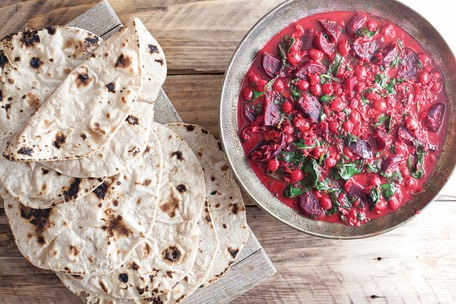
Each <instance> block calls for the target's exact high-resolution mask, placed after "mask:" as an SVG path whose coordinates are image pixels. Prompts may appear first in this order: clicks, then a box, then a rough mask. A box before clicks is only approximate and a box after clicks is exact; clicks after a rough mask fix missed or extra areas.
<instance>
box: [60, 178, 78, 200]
mask: <svg viewBox="0 0 456 304" xmlns="http://www.w3.org/2000/svg"><path fill="white" fill-rule="evenodd" d="M80 184H81V179H80V178H75V179H74V180H73V182H72V183H71V185H70V187H69V188H68V189H67V190H65V191H63V198H64V199H65V202H69V201H71V200H75V199H76V198H77V197H78V192H79V185H80Z"/></svg>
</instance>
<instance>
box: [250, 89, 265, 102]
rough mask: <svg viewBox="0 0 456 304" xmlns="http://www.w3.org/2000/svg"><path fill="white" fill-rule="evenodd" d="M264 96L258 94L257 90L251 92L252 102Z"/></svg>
mask: <svg viewBox="0 0 456 304" xmlns="http://www.w3.org/2000/svg"><path fill="white" fill-rule="evenodd" d="M264 94H265V93H264V92H258V91H257V90H253V99H252V100H255V99H257V98H258V97H260V96H262V95H264Z"/></svg>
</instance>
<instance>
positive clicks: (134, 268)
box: [130, 262, 140, 270]
mask: <svg viewBox="0 0 456 304" xmlns="http://www.w3.org/2000/svg"><path fill="white" fill-rule="evenodd" d="M130 268H131V269H133V270H139V268H140V267H139V265H138V264H136V263H135V262H131V263H130Z"/></svg>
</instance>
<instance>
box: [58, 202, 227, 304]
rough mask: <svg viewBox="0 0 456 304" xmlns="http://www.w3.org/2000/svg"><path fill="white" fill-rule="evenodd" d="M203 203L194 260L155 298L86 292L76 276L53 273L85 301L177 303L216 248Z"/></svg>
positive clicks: (189, 291)
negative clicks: (134, 297)
mask: <svg viewBox="0 0 456 304" xmlns="http://www.w3.org/2000/svg"><path fill="white" fill-rule="evenodd" d="M205 205H206V207H205V210H204V212H203V215H202V217H200V219H199V220H198V228H199V231H200V233H199V241H198V252H197V255H196V259H195V264H194V265H193V268H192V269H191V270H190V272H189V273H188V274H187V275H186V276H185V277H184V278H183V279H182V280H181V281H180V282H179V283H178V284H177V285H176V286H175V287H174V288H173V289H172V290H171V291H170V292H168V293H166V294H163V295H161V296H160V297H159V298H158V299H151V298H149V299H142V300H139V299H118V298H113V297H112V296H110V295H102V294H99V293H90V292H88V291H87V290H86V289H85V288H83V287H82V285H81V284H80V282H79V280H77V279H75V277H74V276H71V275H68V274H64V273H57V275H58V277H59V278H60V279H61V280H62V282H63V283H64V285H65V286H66V287H67V288H68V289H70V290H71V291H72V292H73V293H74V294H75V295H77V296H80V297H81V298H82V299H83V301H84V302H85V303H87V304H92V303H96V304H133V303H141V302H145V303H150V301H152V303H153V301H155V302H156V303H162V304H165V303H179V302H181V301H182V300H183V299H185V298H187V297H188V296H189V295H191V294H192V293H193V292H194V291H195V290H197V289H198V287H199V286H200V285H201V283H202V282H204V280H205V279H206V277H207V275H208V274H209V270H210V269H211V267H212V264H213V263H214V259H215V256H216V254H217V252H218V249H219V245H220V243H219V240H218V237H217V234H216V232H215V229H214V225H213V224H212V219H211V214H210V211H209V205H208V203H207V201H206V204H205ZM76 278H77V276H76ZM149 300H150V301H149Z"/></svg>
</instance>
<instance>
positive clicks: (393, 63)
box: [390, 56, 402, 68]
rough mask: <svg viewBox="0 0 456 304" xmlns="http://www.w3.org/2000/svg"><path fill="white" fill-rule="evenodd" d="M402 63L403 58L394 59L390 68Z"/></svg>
mask: <svg viewBox="0 0 456 304" xmlns="http://www.w3.org/2000/svg"><path fill="white" fill-rule="evenodd" d="M401 63H402V58H401V56H397V57H396V58H394V59H393V61H391V63H390V67H392V68H394V67H396V66H398V65H400V64H401Z"/></svg>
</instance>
